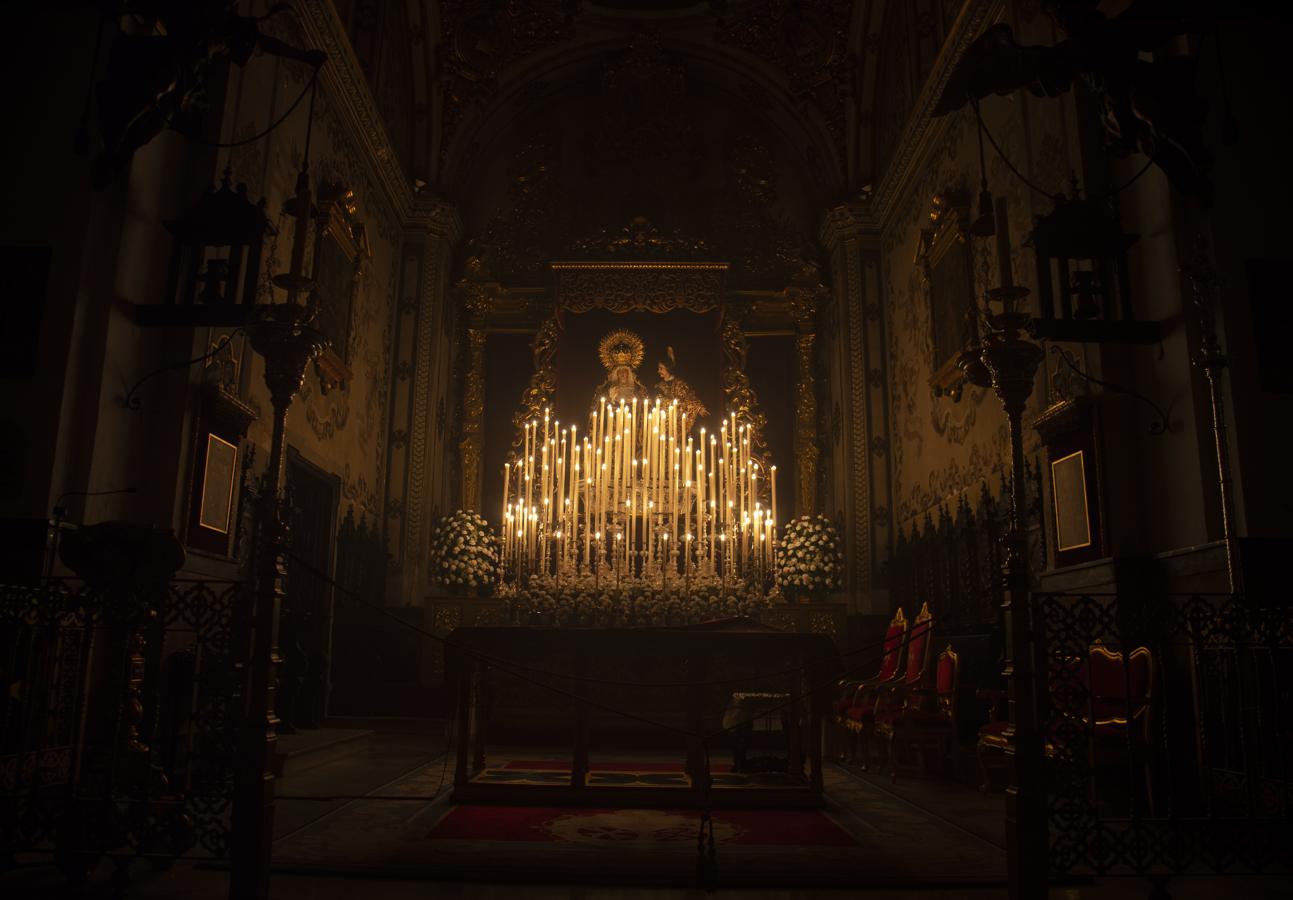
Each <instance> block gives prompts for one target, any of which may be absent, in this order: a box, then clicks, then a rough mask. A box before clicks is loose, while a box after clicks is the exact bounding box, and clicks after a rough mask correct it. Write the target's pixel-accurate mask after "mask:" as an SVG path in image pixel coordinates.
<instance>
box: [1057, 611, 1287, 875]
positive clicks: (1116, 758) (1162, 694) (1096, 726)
mask: <svg viewBox="0 0 1293 900" xmlns="http://www.w3.org/2000/svg"><path fill="white" fill-rule="evenodd" d="M1032 613H1033V622H1034V629H1033V634H1034V637H1035V650H1036V653H1037V655H1036V656H1035V658H1034V661H1035V669H1034V671H1035V672H1037V673H1038V675H1037V679H1038V682H1039V691H1038V697H1039V705H1040V706H1041V709H1040V715H1039V718H1038V721H1039V722H1040V723H1041V728H1042V732H1043V734H1042V737H1043V740H1044V745H1045V751H1044V752H1045V756H1046V772H1047V786H1048V798H1047V800H1048V803H1047V810H1048V820H1049V821H1048V823H1047V824H1048V827H1049V833H1050V864H1051V873H1052V875H1073V874H1096V875H1145V876H1150V877H1153V878H1163V877H1169V876H1182V875H1197V874H1216V873H1222V872H1227V873H1228V872H1284V871H1287V870H1289V869H1290V868H1293V783H1291V782H1290V778H1293V608H1291V607H1290V605H1289V604H1288V602H1287V600H1282V601H1280V602H1269V601H1265V600H1262V599H1259V598H1257V597H1251V596H1243V595H1230V594H1226V595H1202V594H1196V595H1188V596H1158V597H1144V598H1141V597H1128V596H1114V595H1095V594H1084V595H1074V594H1045V593H1043V594H1036V595H1034V597H1033V608H1032Z"/></svg>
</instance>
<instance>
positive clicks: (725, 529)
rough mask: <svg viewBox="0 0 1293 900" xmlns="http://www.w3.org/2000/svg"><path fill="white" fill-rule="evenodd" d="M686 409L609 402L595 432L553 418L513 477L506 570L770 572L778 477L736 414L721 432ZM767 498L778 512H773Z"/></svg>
mask: <svg viewBox="0 0 1293 900" xmlns="http://www.w3.org/2000/svg"><path fill="white" fill-rule="evenodd" d="M694 427H695V423H694V422H691V421H688V417H687V415H686V413H685V412H683V411H682V409H680V408H679V406H678V403H677V401H676V400H675V401H671V402H667V403H662V402H661V401H660V400H659V399H657V400H654V401H645V402H641V403H639V402H638V401H637V400H636V399H635V400H633V401H632V402H621V403H611V402H608V401H607V400H606V398H605V397H603V398H601V400H600V402H599V404H598V408H597V409H596V410H594V412H593V413H592V415H591V417H590V422H589V429H588V432H587V433H581V432H580V431H579V428H578V426H576V425H570V426H565V427H563V426H562V425H561V423H560V422H558V421H554V420H553V419H552V417H551V411H550V410H544V413H543V421H542V423H540V422H539V421H538V420H537V419H536V420H534V421H531V422H529V423H527V424H526V426H525V435H524V444H523V450H522V455H521V457H520V458H519V459H516V460H513V461H511V462H509V463H507V464H506V465H505V466H504V469H503V504H504V509H503V553H504V564H505V565H504V568H505V570H506V571H510V572H511V573H513V575H514V576H515V577H517V578H524V577H525V576H526V575H527V574H535V573H550V574H555V575H556V576H557V577H558V578H560V577H562V576H563V575H567V576H568V575H574V574H583V573H591V574H594V575H598V574H599V573H600V568H601V567H602V566H603V565H607V564H609V565H610V566H611V567H612V568H613V569H614V571H615V574H616V577H617V578H618V577H634V576H642V577H647V576H649V575H652V574H654V573H655V572H657V571H659V572H660V573H661V574H662V577H663V576H664V573H667V572H668V571H670V570H672V571H675V572H680V573H682V574H684V575H685V576H688V577H690V576H691V575H692V574H696V575H711V576H713V575H718V576H722V577H725V578H726V577H728V576H735V577H742V576H744V575H747V574H757V573H763V572H767V571H768V570H769V567H770V565H771V562H772V559H773V552H774V547H775V543H776V539H777V532H776V522H777V499H776V498H777V491H776V483H777V467H776V466H771V467H770V468H769V469H768V470H767V471H766V473H765V471H764V470H763V469H762V467H761V466H760V464H759V462H758V461H757V460H756V459H754V458H753V456H752V454H751V441H750V438H751V429H750V427H749V426H748V425H746V424H745V423H741V422H738V421H737V419H736V417H735V415H732V416H729V417H728V419H726V420H724V421H723V422H722V423H721V425H720V427H719V429H718V431H717V432H710V431H707V430H706V429H705V428H701V429H700V431H699V433H698V435H694V434H692V431H693V429H694ZM765 498H766V499H770V501H771V505H770V506H769V505H766V504H765V502H764V501H765Z"/></svg>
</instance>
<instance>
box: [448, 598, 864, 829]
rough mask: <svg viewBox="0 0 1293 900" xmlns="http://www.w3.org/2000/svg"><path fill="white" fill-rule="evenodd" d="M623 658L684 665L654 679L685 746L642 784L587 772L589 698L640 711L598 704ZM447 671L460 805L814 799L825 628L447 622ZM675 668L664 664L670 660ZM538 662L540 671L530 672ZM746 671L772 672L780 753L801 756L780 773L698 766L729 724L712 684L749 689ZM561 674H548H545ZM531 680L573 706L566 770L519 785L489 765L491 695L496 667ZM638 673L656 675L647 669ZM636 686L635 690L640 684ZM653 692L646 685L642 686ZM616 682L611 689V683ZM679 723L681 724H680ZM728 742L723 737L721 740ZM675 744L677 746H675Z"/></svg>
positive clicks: (833, 663)
mask: <svg viewBox="0 0 1293 900" xmlns="http://www.w3.org/2000/svg"><path fill="white" fill-rule="evenodd" d="M626 659H651V660H655V661H660V662H663V663H665V665H662V666H660V667H657V669H656V670H655V671H681V672H685V675H683V677H682V679H681V680H680V681H676V682H671V683H668V684H661V686H660V687H661V690H668V691H672V692H673V693H671V694H669V695H668V696H669V697H676V704H677V706H678V707H679V708H678V709H677V710H676V712H677V713H679V714H680V715H677V716H673V717H671V718H673V719H674V721H675V722H677V723H678V724H671V723H667V722H663V723H661V726H662V730H666V729H671V730H673V731H674V732H675V734H676V736H677V738H678V743H679V744H681V745H685V748H686V750H685V757H684V758H682V759H680V760H679V762H680V763H682V771H683V772H684V773H685V776H686V777H685V778H683V777H682V776H681V775H680V776H678V777H677V778H676V779H674V780H672V783H668V784H666V783H663V782H670V781H671V779H668V778H663V779H661V778H657V779H655V780H654V782H653V783H649V784H633V785H631V786H625V785H624V784H623V783H622V779H621V780H620V781H621V783H614V782H613V780H612V783H606V782H607V779H599V778H598V777H597V776H594V777H592V778H590V767H589V756H590V750H591V749H592V748H591V747H590V729H589V711H590V707H593V706H596V707H598V708H599V711H603V710H605V709H607V708H617V709H622V710H624V711H625V712H628V713H632V714H638V713H639V712H640V711H639V710H637V709H636V708H635V706H634V704H633V703H632V702H631V700H629V699H628V697H627V691H626V696H625V698H624V699H623V700H622V701H618V705H617V701H615V700H611V701H607V700H605V699H603V698H602V695H596V696H598V699H597V700H593V699H591V698H592V696H594V695H595V690H596V689H597V688H601V689H602V690H603V694H604V693H605V691H606V690H607V689H608V688H607V686H606V681H608V680H610V679H614V678H621V679H622V678H623V677H624V676H623V674H622V672H623V662H624V660H626ZM445 662H446V676H447V680H448V682H449V684H450V685H451V686H452V688H453V690H454V691H455V692H456V697H457V722H456V729H455V731H456V742H457V765H456V769H455V772H454V793H453V799H454V800H455V801H456V802H460V803H462V802H466V803H487V802H492V803H508V804H558V805H561V804H568V805H583V806H600V805H627V806H666V807H671V806H704V805H713V806H744V807H756V806H760V805H776V806H792V805H798V806H811V805H817V804H819V803H820V802H821V793H822V740H821V738H822V717H823V714H824V712H825V710H826V709H827V708H828V706H829V702H830V698H831V696H832V693H831V688H832V686H833V685H834V682H835V679H836V678H837V677H838V676H839V674H840V673H841V672H842V665H841V660H840V656H839V651H838V649H837V648H836V646H835V643H834V641H832V640H831V638H830V637H829V636H827V635H825V634H818V633H812V634H809V633H800V632H783V631H777V630H775V629H773V628H770V627H768V626H764V625H759V624H758V623H755V622H752V621H749V620H733V621H730V622H723V623H710V624H705V625H699V626H692V627H688V628H658V629H656V628H566V629H562V628H525V627H494V628H491V627H467V628H458V629H456V630H455V631H453V632H452V633H451V634H450V635H449V638H448V640H447V643H446V647H445ZM670 666H672V668H670ZM531 670H538V671H531ZM756 671H757V672H761V673H762V674H761V675H751V676H750V677H751V678H752V679H753V678H761V679H763V682H762V683H763V684H764V685H766V683H767V679H769V678H774V679H777V680H779V684H780V685H781V687H780V688H779V690H781V691H784V692H785V693H786V694H787V696H788V698H789V699H788V700H787V701H786V709H785V721H786V723H787V728H788V734H787V736H786V739H787V746H788V749H789V751H790V752H789V759H791V760H796V761H798V760H801V759H804V760H806V761H807V764H808V773H807V775H805V774H804V772H803V766H802V765H795V766H790V767H788V769H789V771H788V772H787V773H785V775H784V776H777V777H773V776H771V775H769V774H768V773H761V774H741V773H721V774H719V775H717V776H715V775H714V774H713V773H712V772H711V771H710V768H709V765H708V764H707V754H706V747H707V744H708V749H709V751H710V752H709V754H708V756H709V757H710V758H714V757H716V756H718V754H715V753H714V752H713V751H714V747H715V746H717V745H718V744H719V743H723V742H724V741H723V737H724V732H725V730H730V728H731V723H723V722H721V716H722V714H723V711H724V710H723V708H715V707H716V704H715V703H714V702H713V701H712V699H709V698H712V697H713V696H714V694H715V692H717V691H720V690H721V691H725V692H726V696H727V697H730V696H731V695H732V693H734V692H738V691H741V690H745V689H749V688H750V687H751V686H752V685H747V684H745V683H744V677H745V673H746V672H756ZM552 672H559V673H560V674H559V675H557V676H555V677H554V676H553V675H551V674H544V673H552ZM502 675H506V676H507V677H509V678H521V679H527V680H529V679H532V680H535V681H540V682H543V683H546V684H548V685H551V686H552V687H554V688H556V689H557V690H554V691H551V694H552V696H553V703H554V705H557V704H559V705H561V706H563V707H565V709H567V710H572V711H573V728H572V732H573V733H572V734H571V742H570V745H571V759H570V773H569V779H568V780H565V779H562V778H556V779H554V778H553V777H551V776H549V777H546V778H544V779H543V780H542V783H528V784H527V783H518V782H517V781H516V780H510V781H509V780H507V779H505V778H503V777H502V775H504V774H505V773H503V772H501V770H490V769H487V767H486V755H485V746H486V739H487V725H488V719H489V714H488V705H489V701H488V697H489V695H490V693H491V690H492V681H493V679H494V678H495V677H496V676H502ZM641 680H642V681H643V682H650V683H653V684H654V683H655V682H656V681H657V680H658V679H655V678H651V677H646V676H644V677H643V678H642V679H641ZM637 689H638V690H641V689H642V688H637ZM651 689H652V690H654V688H651ZM611 690H613V688H611ZM683 723H685V724H683ZM726 742H727V743H730V741H726ZM680 752H681V751H680Z"/></svg>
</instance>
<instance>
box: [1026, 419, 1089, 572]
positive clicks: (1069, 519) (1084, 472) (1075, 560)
mask: <svg viewBox="0 0 1293 900" xmlns="http://www.w3.org/2000/svg"><path fill="white" fill-rule="evenodd" d="M1035 427H1036V428H1037V432H1038V434H1040V435H1041V437H1042V441H1043V442H1044V443H1045V445H1046V459H1047V463H1048V468H1049V470H1050V507H1051V514H1050V521H1049V528H1048V530H1049V531H1050V533H1051V534H1052V535H1053V546H1054V548H1055V565H1056V567H1057V568H1063V567H1064V566H1073V565H1077V564H1079V563H1084V562H1091V561H1092V560H1095V559H1099V558H1100V557H1101V556H1103V555H1104V527H1103V520H1102V513H1101V502H1100V498H1101V492H1100V466H1099V457H1098V454H1097V444H1096V439H1095V435H1096V432H1095V421H1094V411H1093V410H1092V408H1091V403H1090V401H1089V400H1087V398H1085V397H1077V398H1073V399H1068V400H1062V401H1060V402H1058V403H1055V404H1053V405H1052V406H1050V407H1048V408H1047V409H1045V410H1043V411H1042V412H1041V414H1040V415H1038V417H1037V420H1036V423H1035Z"/></svg>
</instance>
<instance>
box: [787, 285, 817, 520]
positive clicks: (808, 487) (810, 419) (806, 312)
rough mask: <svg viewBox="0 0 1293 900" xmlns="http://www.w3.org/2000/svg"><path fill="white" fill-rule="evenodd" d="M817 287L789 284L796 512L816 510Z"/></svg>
mask: <svg viewBox="0 0 1293 900" xmlns="http://www.w3.org/2000/svg"><path fill="white" fill-rule="evenodd" d="M817 301H818V297H817V290H816V289H815V288H791V289H790V303H791V309H792V310H793V311H794V315H795V513H796V514H797V515H812V514H813V513H815V512H817V458H818V452H819V451H818V449H817V376H816V366H817V353H816V351H817V328H816V321H817Z"/></svg>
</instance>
